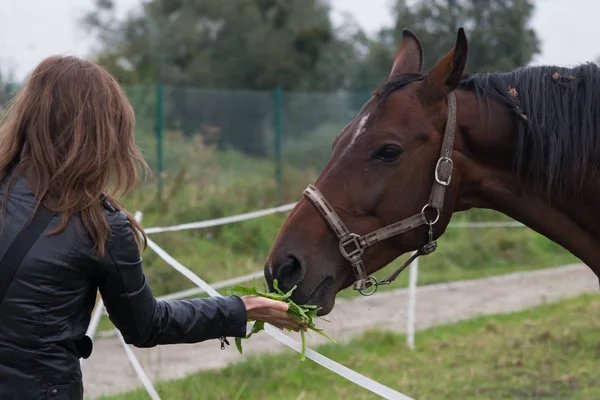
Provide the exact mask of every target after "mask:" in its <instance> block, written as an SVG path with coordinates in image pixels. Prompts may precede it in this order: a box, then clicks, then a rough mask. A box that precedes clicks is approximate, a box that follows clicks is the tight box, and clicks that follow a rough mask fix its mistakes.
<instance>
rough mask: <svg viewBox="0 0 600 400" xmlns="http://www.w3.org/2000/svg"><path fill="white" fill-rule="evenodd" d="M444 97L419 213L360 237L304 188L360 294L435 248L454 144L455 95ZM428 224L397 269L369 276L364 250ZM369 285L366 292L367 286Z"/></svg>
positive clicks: (322, 199) (320, 196)
mask: <svg viewBox="0 0 600 400" xmlns="http://www.w3.org/2000/svg"><path fill="white" fill-rule="evenodd" d="M447 100H448V120H447V122H446V130H445V132H444V138H443V142H442V150H441V152H440V157H439V158H438V160H437V163H436V165H435V174H434V182H433V187H432V188H431V193H430V195H429V202H428V203H427V204H425V206H424V207H423V208H422V209H421V212H420V213H419V214H416V215H413V216H412V217H409V218H406V219H404V220H402V221H400V222H396V223H394V224H391V225H388V226H385V227H383V228H380V229H377V230H376V231H374V232H371V233H369V234H366V235H364V236H360V235H357V234H355V233H351V232H350V231H349V230H348V228H346V225H344V223H343V222H342V220H341V219H340V217H339V216H338V215H337V213H336V212H335V211H334V209H333V207H331V205H330V204H329V203H328V202H327V199H325V196H323V194H322V193H321V192H320V191H319V190H318V189H317V188H316V187H315V186H313V185H309V186H308V187H307V188H306V190H304V195H305V196H306V197H308V199H309V200H310V201H311V202H312V203H313V204H314V205H315V207H316V208H317V210H319V212H320V213H321V215H322V216H323V218H325V220H326V221H327V223H328V224H329V226H330V227H331V228H332V229H333V231H334V232H335V234H336V235H337V237H338V239H339V248H340V253H341V254H342V256H343V257H344V258H345V259H346V260H348V261H349V262H350V264H351V265H352V269H353V270H354V274H355V275H356V281H355V282H354V286H353V288H354V290H358V291H359V292H360V294H362V295H364V296H370V295H372V294H373V293H375V291H377V287H378V286H380V285H389V284H390V283H392V282H393V281H394V280H395V279H396V278H397V277H398V275H400V273H401V272H402V271H403V270H404V269H406V267H408V266H409V265H410V263H411V262H413V260H414V259H416V258H417V257H419V256H424V255H428V254H431V253H433V252H434V251H435V250H436V248H437V242H436V241H435V240H433V225H435V224H436V223H437V222H438V221H439V219H440V215H441V212H442V208H443V205H444V195H445V193H446V188H447V187H448V186H449V185H450V181H451V180H452V170H453V167H454V165H453V162H452V149H453V146H454V136H455V133H456V95H455V94H454V92H451V93H449V94H448V96H447ZM427 209H432V210H435V212H436V216H435V218H434V219H433V220H429V219H427V217H426V216H425V212H426V211H427ZM422 225H428V226H429V236H428V241H427V244H425V245H424V246H423V247H421V248H420V249H419V250H417V252H415V253H414V254H413V255H412V256H411V257H410V258H409V259H408V260H407V261H406V262H405V263H404V264H402V266H401V267H400V268H398V269H397V270H396V271H394V272H393V273H392V274H391V275H390V276H388V277H387V278H385V279H383V280H381V281H378V280H377V279H375V278H374V277H373V276H367V273H366V270H365V265H364V263H363V261H362V255H363V253H364V251H365V249H366V248H367V247H369V246H372V245H374V244H376V243H379V242H381V241H383V240H385V239H389V238H391V237H393V236H396V235H399V234H402V233H405V232H408V231H410V230H413V229H416V228H418V227H419V226H422ZM369 288H371V290H370V291H367V289H369Z"/></svg>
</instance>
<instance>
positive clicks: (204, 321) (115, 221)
mask: <svg viewBox="0 0 600 400" xmlns="http://www.w3.org/2000/svg"><path fill="white" fill-rule="evenodd" d="M110 217H112V218H110V219H109V224H110V225H111V234H110V237H109V240H108V242H107V246H106V255H105V258H104V263H103V265H102V268H103V270H102V271H101V274H100V280H99V283H98V285H99V289H100V293H101V295H102V299H103V301H104V304H105V306H106V310H107V312H108V315H109V318H110V320H111V321H112V322H113V324H114V325H115V326H116V327H117V329H119V331H121V333H122V334H123V338H124V339H125V342H127V343H129V344H132V345H134V346H136V347H153V346H156V345H160V344H174V343H196V342H201V341H204V340H208V339H216V338H220V337H224V336H231V337H243V336H245V335H246V323H247V318H248V316H247V312H246V305H245V304H244V301H242V299H240V298H239V297H236V296H229V297H212V298H203V299H193V300H169V301H158V300H156V299H155V298H154V296H153V295H152V290H151V289H150V286H148V283H147V281H146V276H145V275H144V272H143V270H142V259H141V256H140V252H139V248H138V245H137V243H136V241H135V238H134V232H133V230H132V229H131V226H130V224H129V221H128V220H127V217H126V216H125V214H124V213H123V212H118V213H117V214H113V215H111V216H110Z"/></svg>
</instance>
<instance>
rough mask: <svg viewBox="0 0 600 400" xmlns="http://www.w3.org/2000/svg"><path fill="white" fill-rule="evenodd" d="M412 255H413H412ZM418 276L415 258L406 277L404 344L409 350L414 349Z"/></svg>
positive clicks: (417, 264)
mask: <svg viewBox="0 0 600 400" xmlns="http://www.w3.org/2000/svg"><path fill="white" fill-rule="evenodd" d="M413 254H414V253H413ZM418 274H419V259H418V258H415V259H414V260H413V262H412V263H411V264H410V269H409V277H408V310H407V313H406V344H407V345H408V347H409V348H410V349H411V350H414V349H415V314H416V302H417V279H418V278H417V276H418Z"/></svg>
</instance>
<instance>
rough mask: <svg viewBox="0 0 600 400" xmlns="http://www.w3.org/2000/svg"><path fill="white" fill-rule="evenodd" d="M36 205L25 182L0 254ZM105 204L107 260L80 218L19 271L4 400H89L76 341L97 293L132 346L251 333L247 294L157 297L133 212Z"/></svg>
mask: <svg viewBox="0 0 600 400" xmlns="http://www.w3.org/2000/svg"><path fill="white" fill-rule="evenodd" d="M4 186H5V185H2V188H1V189H0V204H2V201H3V200H4V195H5V190H4ZM34 206H35V198H34V195H33V193H32V191H31V190H30V189H29V187H28V185H27V184H26V182H25V180H24V179H19V180H18V181H17V183H16V184H15V185H14V186H13V188H12V190H11V194H10V196H9V201H8V208H7V213H6V223H5V226H4V227H3V230H0V257H2V256H3V255H4V253H5V252H6V249H7V247H8V246H9V245H10V243H11V242H12V240H13V239H14V238H15V236H16V235H17V233H18V232H19V231H20V230H21V228H22V227H23V226H24V224H25V222H26V221H27V220H28V219H29V218H30V217H31V215H32V213H33V209H34ZM105 208H106V213H105V216H106V218H107V221H108V223H109V225H110V227H111V234H110V237H109V239H108V242H107V247H106V256H105V257H104V259H103V260H99V259H98V257H94V256H92V250H91V249H92V244H91V241H90V239H89V237H88V235H87V233H86V232H85V230H84V229H83V225H82V223H81V220H80V219H79V218H78V217H73V218H72V220H71V221H70V222H69V225H68V226H67V228H66V229H65V230H64V231H62V232H61V233H60V234H56V235H52V236H46V235H45V234H42V236H40V237H39V238H38V240H37V241H36V242H35V243H34V244H33V246H32V247H31V250H30V251H29V253H28V254H27V255H26V256H25V258H24V259H23V262H22V263H21V266H20V267H19V269H18V270H17V272H16V274H15V276H14V279H13V281H12V283H11V284H10V286H9V287H8V289H7V291H6V294H5V297H4V299H3V301H2V303H1V304H0V399H1V400H13V399H14V400H33V399H35V400H37V399H40V400H41V399H54V400H67V399H69V400H74V399H77V400H81V399H83V385H82V374H81V369H80V364H79V359H80V357H81V356H82V354H81V352H80V350H78V349H79V348H80V346H76V343H78V342H81V339H82V338H84V337H85V332H86V330H87V327H88V324H89V322H90V317H91V312H92V309H93V307H94V303H95V299H96V290H97V289H100V293H101V295H102V298H103V300H104V304H105V306H106V309H107V311H108V314H109V316H110V319H111V320H112V322H113V323H114V325H115V326H116V327H117V328H118V329H119V330H120V331H121V333H122V334H123V337H124V339H125V341H126V342H127V343H129V344H132V345H134V346H137V347H153V346H156V345H160V344H174V343H194V342H200V341H204V340H207V339H217V338H220V337H226V336H231V337H241V336H244V335H246V322H247V315H246V309H245V307H244V304H243V302H242V300H241V299H240V298H239V297H235V296H230V297H221V298H208V299H194V300H179V301H176V300H174V301H157V300H156V299H155V298H154V297H153V295H152V291H151V290H150V287H149V286H148V283H147V281H146V277H145V276H144V273H143V271H142V259H141V257H140V252H139V250H138V246H137V244H136V242H135V240H134V233H133V231H132V229H131V227H130V224H129V222H128V221H127V218H126V217H125V214H124V213H123V212H119V211H117V210H115V209H114V208H112V207H111V206H110V204H106V207H105ZM58 219H59V218H58V217H57V218H55V220H54V221H52V222H51V223H50V225H49V226H48V227H47V231H48V230H52V229H54V228H55V227H56V226H57V224H58V223H59V221H58ZM83 356H84V357H85V355H83Z"/></svg>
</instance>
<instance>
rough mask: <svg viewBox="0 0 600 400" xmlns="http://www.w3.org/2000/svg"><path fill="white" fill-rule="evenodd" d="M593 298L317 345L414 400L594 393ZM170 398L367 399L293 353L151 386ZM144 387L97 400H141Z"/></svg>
mask: <svg viewBox="0 0 600 400" xmlns="http://www.w3.org/2000/svg"><path fill="white" fill-rule="evenodd" d="M599 332H600V295H584V296H581V297H577V298H574V299H569V300H565V301H561V302H557V303H552V304H547V305H543V306H540V307H537V308H535V309H531V310H527V311H523V312H518V313H514V314H504V315H496V316H489V317H481V318H477V319H473V320H468V321H465V322H461V323H458V324H455V325H448V326H442V327H436V328H431V329H428V330H425V331H421V332H419V334H418V335H417V341H416V347H417V351H416V352H412V351H410V350H409V349H408V348H406V346H405V337H404V335H401V334H394V333H386V332H378V331H371V332H369V333H367V334H365V335H364V336H362V337H361V338H359V339H356V340H354V341H352V342H351V343H349V344H345V345H341V344H337V345H336V344H331V345H330V344H328V345H324V346H321V347H319V348H318V351H320V352H322V353H323V354H324V355H326V356H327V357H330V358H332V359H334V360H336V361H338V362H340V363H342V364H344V365H346V366H348V367H350V368H352V369H355V370H356V371H358V372H360V373H362V374H365V375H366V376H368V377H370V378H372V379H376V380H378V381H380V382H381V383H384V384H386V385H388V386H390V387H392V388H394V389H396V390H398V391H400V392H402V393H404V394H406V395H408V396H411V397H414V398H416V399H419V400H429V399H435V400H442V399H461V400H480V399H481V400H489V399H569V400H584V399H585V400H591V399H598V398H600V375H599V374H598V368H599V367H600V361H599V357H600V333H599ZM158 392H159V394H160V395H161V396H163V397H164V398H169V399H199V398H202V399H207V400H208V399H211V400H217V399H223V400H225V399H249V400H252V399H264V400H271V399H272V400H275V399H342V398H346V399H353V400H359V399H361V400H363V399H376V398H378V397H377V396H375V395H372V394H370V393H368V392H367V391H365V390H364V389H362V388H360V387H358V386H355V385H353V384H352V383H350V382H348V381H346V380H344V379H342V378H340V377H338V376H337V375H335V374H333V373H331V372H328V371H327V370H325V369H323V368H322V367H319V366H318V365H316V364H314V363H313V362H311V361H310V360H307V361H305V362H300V361H299V360H298V356H297V355H296V354H291V353H289V352H288V353H286V354H280V355H264V356H250V357H248V358H247V359H246V360H245V361H243V362H241V363H239V364H236V365H233V366H230V367H228V368H225V369H223V370H219V371H207V372H202V373H199V374H196V375H192V376H190V377H187V378H185V379H182V380H178V381H172V382H166V383H163V384H160V385H159V386H158ZM146 398H147V394H145V392H143V391H137V392H132V393H128V394H126V395H123V396H117V397H106V398H104V400H142V399H146Z"/></svg>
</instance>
